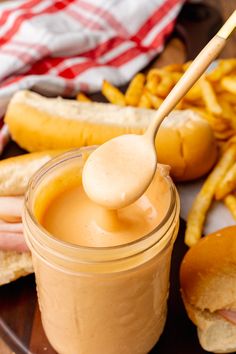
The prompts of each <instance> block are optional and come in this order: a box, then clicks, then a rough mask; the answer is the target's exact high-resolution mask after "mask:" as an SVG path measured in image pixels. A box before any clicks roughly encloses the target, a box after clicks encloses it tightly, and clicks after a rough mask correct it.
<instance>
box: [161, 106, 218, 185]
mask: <svg viewBox="0 0 236 354" xmlns="http://www.w3.org/2000/svg"><path fill="white" fill-rule="evenodd" d="M156 146H157V156H158V160H159V161H160V162H161V163H163V164H169V165H170V166H171V176H172V177H173V179H174V180H176V181H187V180H192V179H196V178H199V177H201V176H203V175H205V174H206V173H207V172H209V171H210V169H211V168H212V167H213V165H214V164H215V162H216V159H217V146H216V141H215V138H214V135H213V131H212V129H211V127H210V125H209V123H208V122H207V121H206V120H204V119H203V118H202V117H201V116H199V115H198V114H197V113H196V112H193V111H191V110H184V111H177V110H176V111H173V112H172V113H171V114H170V115H169V116H168V117H167V118H166V119H165V120H164V121H163V123H162V125H161V126H160V129H159V131H158V133H157V139H156Z"/></svg>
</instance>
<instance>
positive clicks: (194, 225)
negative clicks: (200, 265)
mask: <svg viewBox="0 0 236 354" xmlns="http://www.w3.org/2000/svg"><path fill="white" fill-rule="evenodd" d="M235 158H236V144H234V145H231V146H230V147H229V149H228V150H226V151H225V153H224V154H223V155H222V156H221V158H220V160H219V162H218V163H217V165H216V166H215V168H214V169H213V171H212V172H211V173H210V175H209V176H208V177H207V179H206V180H205V182H204V184H203V186H202V188H201V190H200V192H199V193H198V195H197V197H196V199H195V200H194V202H193V205H192V207H191V210H190V212H189V215H188V218H187V228H186V233H185V243H186V244H187V245H188V246H190V247H191V246H193V245H194V244H195V243H196V242H197V241H198V240H199V239H200V238H201V235H202V230H203V225H204V222H205V218H206V214H207V212H208V210H209V208H210V205H211V203H212V200H213V197H214V194H215V192H216V188H217V185H218V184H219V182H220V181H221V180H222V178H223V177H224V176H225V174H226V173H227V171H228V169H229V168H230V167H231V166H232V164H233V163H234V162H235Z"/></svg>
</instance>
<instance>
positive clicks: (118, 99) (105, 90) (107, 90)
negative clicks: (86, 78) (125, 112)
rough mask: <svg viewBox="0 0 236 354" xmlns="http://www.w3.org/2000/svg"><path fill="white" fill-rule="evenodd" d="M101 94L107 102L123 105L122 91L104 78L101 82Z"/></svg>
mask: <svg viewBox="0 0 236 354" xmlns="http://www.w3.org/2000/svg"><path fill="white" fill-rule="evenodd" d="M102 94H103V95H104V96H105V97H106V98H107V100H108V101H109V102H111V103H113V104H117V105H119V106H125V96H124V95H123V93H122V92H121V91H120V90H119V89H118V88H116V87H115V86H113V85H112V84H110V83H109V82H108V81H106V80H104V81H103V84H102Z"/></svg>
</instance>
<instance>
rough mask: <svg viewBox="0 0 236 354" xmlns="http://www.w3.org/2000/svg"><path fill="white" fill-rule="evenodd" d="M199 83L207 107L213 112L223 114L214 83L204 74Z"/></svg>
mask: <svg viewBox="0 0 236 354" xmlns="http://www.w3.org/2000/svg"><path fill="white" fill-rule="evenodd" d="M199 85H200V88H201V90H202V98H203V101H204V102H205V104H206V107H207V109H208V110H209V111H210V112H212V113H213V114H221V113H222V108H221V106H220V105H219V103H218V101H217V98H216V95H215V92H214V90H213V87H212V85H211V84H210V83H209V82H208V81H207V80H206V78H205V77H204V76H203V77H201V79H200V80H199Z"/></svg>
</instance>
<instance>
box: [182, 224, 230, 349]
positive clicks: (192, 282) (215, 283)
mask: <svg viewBox="0 0 236 354" xmlns="http://www.w3.org/2000/svg"><path fill="white" fill-rule="evenodd" d="M180 284H181V295H182V298H183V301H184V304H185V308H186V310H187V313H188V316H189V318H190V319H191V320H192V321H193V323H194V324H195V325H196V326H197V329H198V337H199V341H200V344H201V345H202V347H203V348H204V349H205V350H207V351H210V352H214V353H230V352H234V351H235V350H236V226H231V227H227V228H224V229H222V230H219V231H217V232H215V233H213V234H211V235H208V236H206V237H203V238H202V239H201V240H200V241H199V242H198V243H197V244H196V245H194V246H193V247H191V248H190V249H189V251H188V252H187V253H186V255H185V257H184V259H183V261H182V264H181V268H180ZM226 310H227V311H226Z"/></svg>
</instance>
